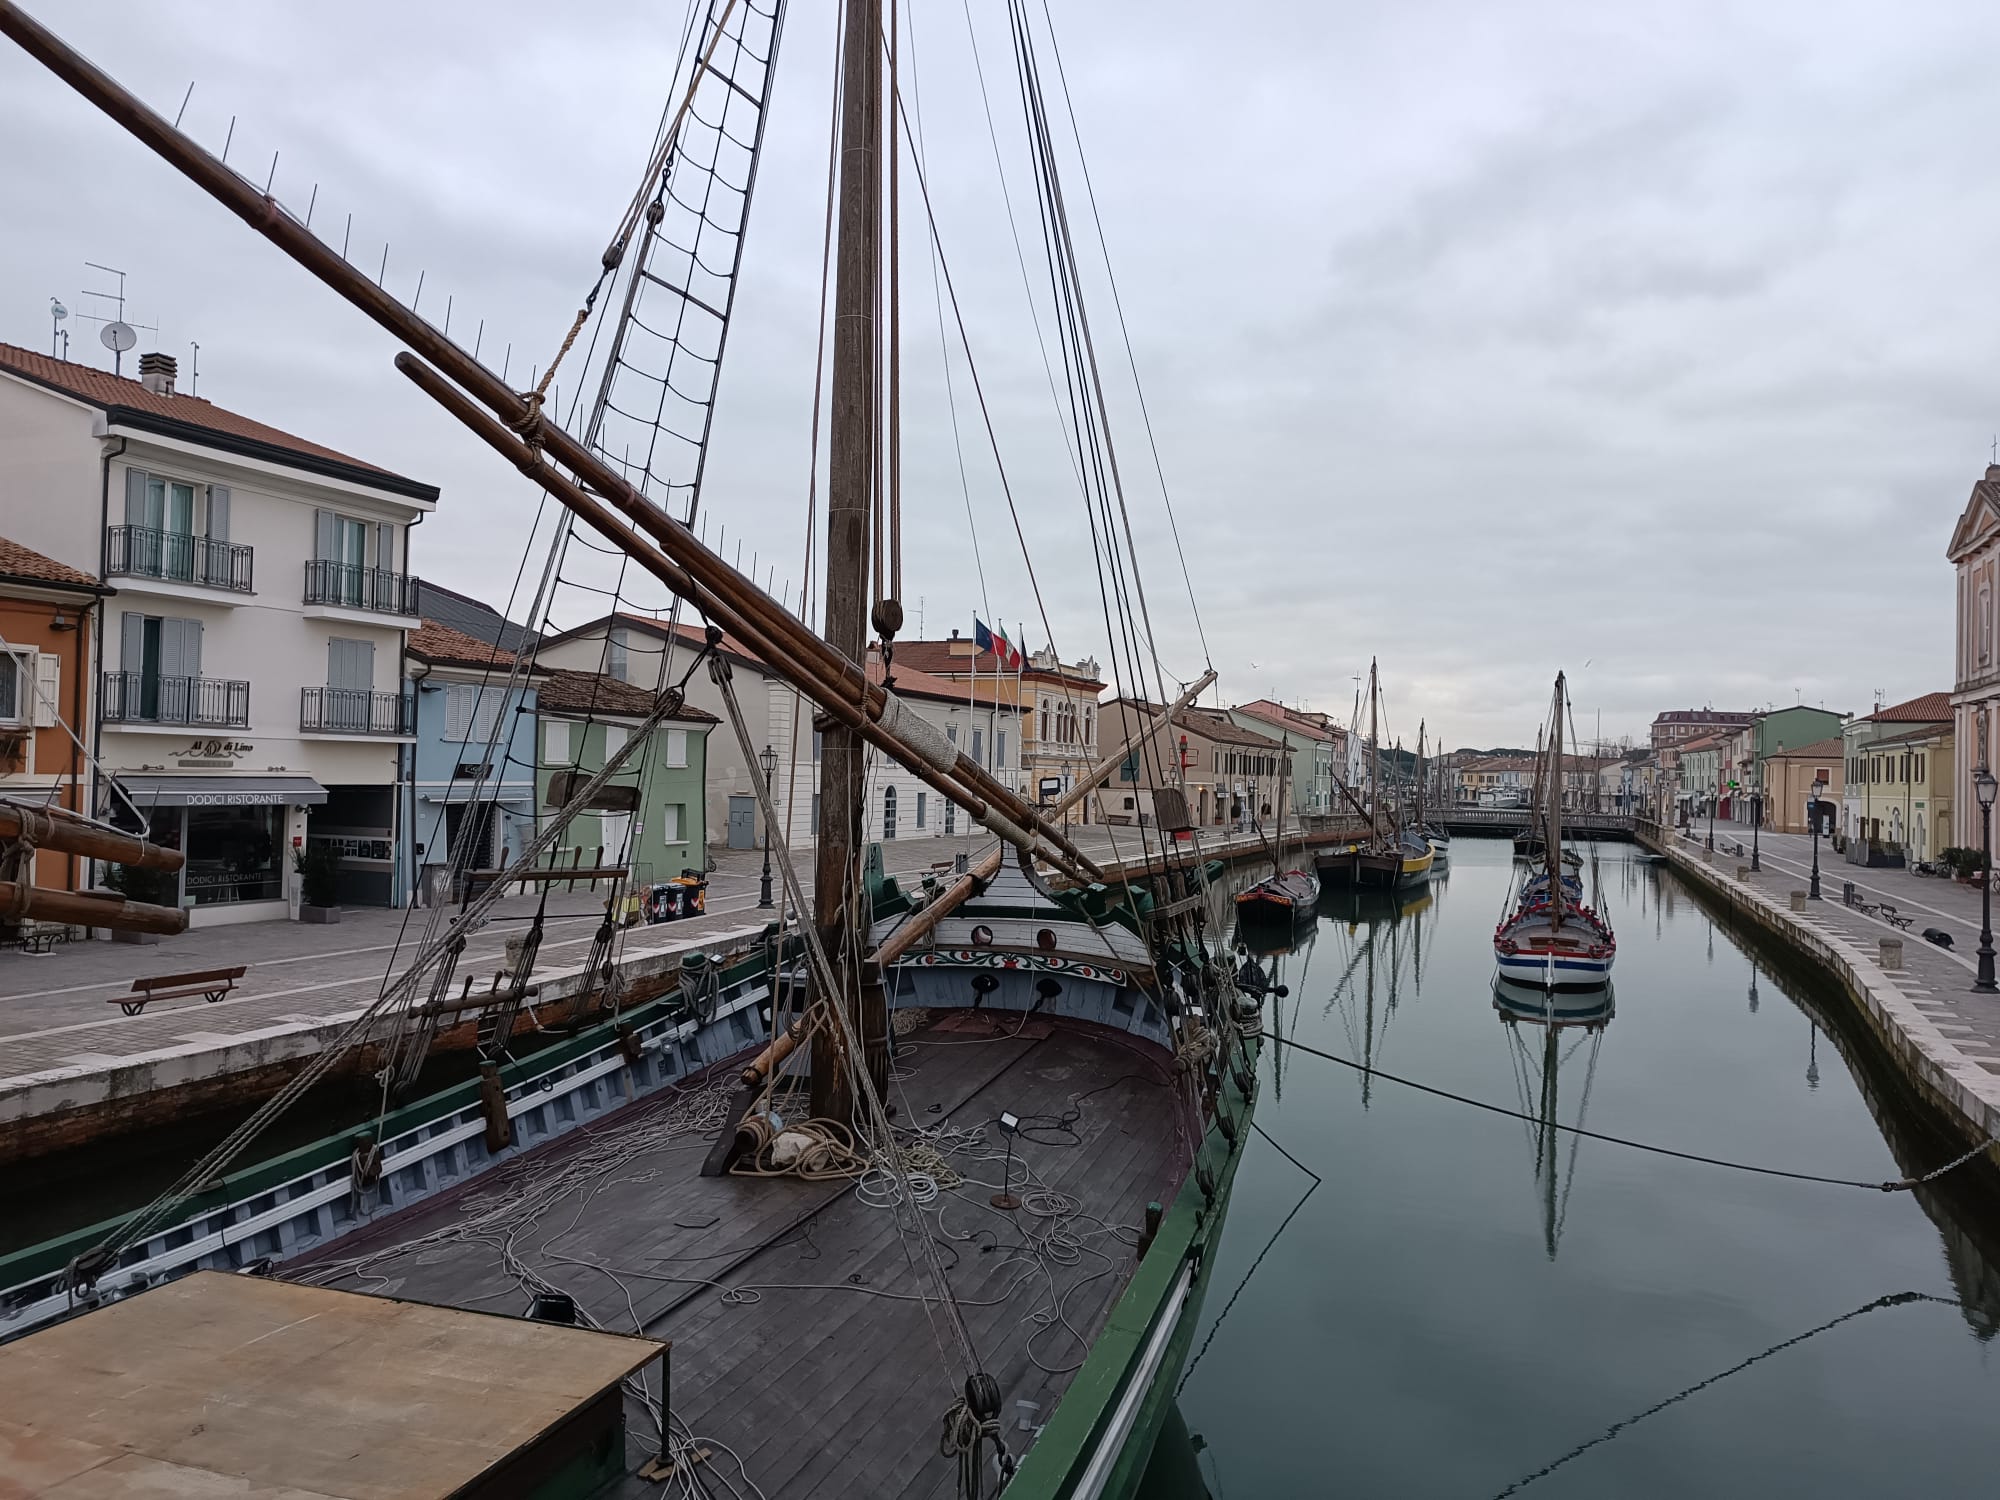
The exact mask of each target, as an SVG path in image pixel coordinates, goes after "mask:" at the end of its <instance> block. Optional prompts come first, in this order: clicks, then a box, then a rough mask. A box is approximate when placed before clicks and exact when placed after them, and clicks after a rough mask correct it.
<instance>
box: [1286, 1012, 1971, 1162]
mask: <svg viewBox="0 0 2000 1500" xmlns="http://www.w3.org/2000/svg"><path fill="white" fill-rule="evenodd" d="M1269 1040H1271V1041H1274V1042H1276V1043H1278V1044H1279V1045H1281V1046H1285V1047H1291V1048H1295V1049H1296V1050H1298V1051H1300V1052H1306V1053H1310V1054H1311V1055H1312V1056H1314V1057H1318V1058H1324V1059H1325V1060H1326V1061H1327V1062H1330V1063H1339V1064H1340V1065H1341V1066H1342V1067H1343V1068H1352V1069H1353V1070H1354V1071H1355V1072H1357V1073H1364V1074H1367V1075H1369V1076H1371V1077H1374V1078H1383V1079H1387V1080H1388V1081H1389V1082H1390V1083H1400V1084H1402V1085H1403V1087H1405V1088H1411V1089H1415V1090H1417V1091H1418V1092H1419V1093H1424V1094H1435V1095H1436V1096H1437V1097H1438V1098H1440V1099H1450V1100H1452V1101H1453V1102H1454V1103H1457V1104H1469V1105H1471V1106H1472V1107H1473V1108H1474V1109H1483V1110H1485V1111H1487V1112H1488V1113H1489V1114H1496V1115H1505V1116H1506V1117H1507V1118H1508V1119H1510V1120H1526V1121H1527V1122H1528V1123H1529V1124H1531V1125H1547V1126H1550V1127H1552V1128H1553V1129H1556V1130H1563V1131H1567V1132H1569V1133H1570V1134H1571V1135H1580V1136H1583V1137H1585V1138H1587V1139H1589V1140H1593V1141H1605V1142H1608V1143H1609V1144H1611V1145H1613V1146H1630V1147H1631V1148H1632V1149H1633V1150H1634V1151H1650V1152H1652V1153H1653V1154H1654V1155H1655V1156H1671V1157H1675V1158H1677V1159H1679V1160H1681V1161H1694V1162H1700V1163H1701V1164H1702V1165H1704V1166H1710V1167H1729V1168H1731V1169H1733V1170H1735V1171H1738V1172H1755V1173H1757V1174H1758V1175H1759V1176H1762V1177H1789V1178H1792V1179H1793V1180H1794V1181H1797V1182H1823V1183H1826V1184H1828V1185H1829V1186H1832V1187H1853V1188H1867V1189H1869V1190H1870V1191H1871V1192H1879V1193H1904V1192H1908V1191H1909V1190H1910V1189H1912V1188H1918V1187H1922V1186H1923V1185H1924V1184H1925V1183H1927V1182H1935V1181H1936V1180H1937V1179H1938V1178H1940V1177H1942V1176H1944V1174H1945V1173H1947V1172H1949V1171H1951V1170H1952V1169H1953V1168H1954V1167H1962V1166H1964V1165H1965V1164H1966V1163H1967V1162H1969V1161H1971V1160H1972V1158H1973V1157H1975V1156H1979V1155H1982V1154H1984V1153H1985V1152H1987V1151H1989V1150H1991V1149H1992V1148H1993V1147H1994V1146H2000V1136H1992V1137H1989V1138H1988V1139H1987V1140H1985V1141H1984V1142H1982V1143H1981V1144H1979V1145H1977V1146H1974V1147H1973V1148H1972V1149H1971V1150H1970V1151H1967V1152H1966V1153H1965V1154H1964V1155H1962V1156H1957V1157H1954V1158H1953V1159H1952V1160H1950V1161H1948V1162H1946V1163H1945V1164H1944V1165H1943V1166H1941V1167H1937V1168H1934V1169H1933V1170H1931V1171H1929V1172H1926V1173H1924V1175H1923V1176H1921V1177H1900V1178H1896V1179H1894V1180H1892V1181H1888V1182H1868V1181H1864V1180H1862V1179H1860V1178H1855V1177H1823V1176H1821V1175H1820V1174H1819V1173H1817V1172H1794V1171H1791V1170H1789V1169H1787V1168H1785V1167H1760V1166H1757V1165H1755V1164H1754V1163H1751V1162H1744V1161H1728V1160H1725V1159H1724V1158H1722V1157H1720V1156H1701V1155H1698V1154H1697V1153H1695V1152H1693V1151H1676V1150H1675V1149H1674V1148H1673V1147H1671V1146H1655V1145H1653V1144H1652V1143H1651V1142H1649V1141H1635V1140H1630V1139H1627V1138H1626V1137H1625V1136H1622V1135H1606V1134H1604V1133H1603V1132H1602V1131H1598V1130H1585V1129H1584V1128H1583V1127H1582V1126H1581V1125H1565V1124H1563V1123H1562V1122H1561V1121H1560V1120H1543V1119H1540V1118H1538V1117H1537V1116H1534V1115H1530V1114H1524V1113H1522V1112H1521V1111H1520V1110H1518V1109H1507V1108H1505V1107H1504V1106H1502V1105H1498V1104H1489V1103H1487V1102H1486V1101H1485V1100H1484V1099H1473V1098H1470V1097H1468V1096H1467V1095H1465V1094H1454V1093H1453V1092H1452V1091H1451V1090H1450V1089H1441V1088H1438V1087H1436V1086H1435V1085H1434V1084H1428V1083H1419V1082H1417V1080H1416V1079H1414V1078H1403V1077H1401V1076H1399V1075H1397V1074H1395V1073H1385V1072H1383V1071H1382V1069H1380V1068H1376V1067H1370V1066H1369V1065H1368V1064H1367V1063H1360V1062H1356V1061H1355V1060H1354V1059H1353V1058H1351V1057H1342V1056H1340V1055H1339V1054H1338V1053H1335V1052H1323V1051H1321V1050H1320V1049H1319V1048H1317V1047H1309V1046H1307V1045H1306V1044H1305V1043H1304V1042H1295V1041H1293V1040H1292V1039H1291V1038H1290V1037H1286V1036H1275V1035H1274V1036H1271V1037H1270V1038H1269Z"/></svg>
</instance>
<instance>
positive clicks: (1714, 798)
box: [1708, 787, 1722, 853]
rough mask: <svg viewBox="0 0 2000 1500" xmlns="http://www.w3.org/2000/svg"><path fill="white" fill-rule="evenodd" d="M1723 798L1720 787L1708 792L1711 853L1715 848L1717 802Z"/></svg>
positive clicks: (1709, 845) (1709, 844)
mask: <svg viewBox="0 0 2000 1500" xmlns="http://www.w3.org/2000/svg"><path fill="white" fill-rule="evenodd" d="M1721 798H1722V793H1721V790H1720V788H1719V787H1718V789H1717V790H1716V791H1713V792H1710V793H1709V794H1708V847H1709V851H1710V852H1711V853H1713V852H1714V850H1715V804H1716V803H1717V802H1719V801H1720V800H1721Z"/></svg>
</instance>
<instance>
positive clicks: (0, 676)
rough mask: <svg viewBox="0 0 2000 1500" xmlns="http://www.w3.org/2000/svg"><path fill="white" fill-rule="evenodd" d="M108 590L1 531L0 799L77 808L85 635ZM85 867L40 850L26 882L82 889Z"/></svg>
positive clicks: (86, 690)
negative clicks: (31, 877) (7, 798)
mask: <svg viewBox="0 0 2000 1500" xmlns="http://www.w3.org/2000/svg"><path fill="white" fill-rule="evenodd" d="M115 592H116V590H114V589H110V588H106V587H105V586H104V585H103V584H101V583H99V582H98V581H97V580H96V579H94V578H92V577H91V576H90V575H89V574H88V573H80V572H78V571H77V570H76V569H75V568H72V567H68V566H66V565H65V564H63V563H59V562H56V561H54V560H53V559H51V558H47V557H44V556H42V554H41V553H39V552H35V551H32V550H30V549H29V548H27V547H23V546H22V545H21V544H20V543H18V542H10V541H8V540H7V539H6V538H4V537H0V797H11V798H14V799H16V800H17V801H22V802H28V803H33V804H37V805H43V806H47V805H54V806H58V807H66V808H69V809H70V810H71V811H72V812H82V811H84V810H85V809H86V807H87V805H88V804H87V802H86V800H85V797H84V792H85V791H86V789H87V788H88V786H89V782H90V771H89V762H88V760H87V759H86V757H85V755H84V752H83V742H86V741H88V739H89V729H90V714H91V708H92V694H91V680H92V679H91V666H90V652H91V641H92V639H93V638H94V636H95V635H96V632H97V629H98V625H99V621H98V619H97V611H98V609H99V608H100V606H101V605H102V603H103V600H104V596H105V595H106V594H111V593H115ZM87 863H88V861H86V860H84V859H83V858H82V857H80V856H78V855H73V854H57V853H55V852H53V851H51V850H43V851H42V852H41V853H39V854H37V855H36V856H35V884H36V885H39V886H44V887H48V888H51V889H56V890H70V891H74V890H81V889H83V887H84V885H85V883H86V882H85V878H84V877H85V866H86V865H87Z"/></svg>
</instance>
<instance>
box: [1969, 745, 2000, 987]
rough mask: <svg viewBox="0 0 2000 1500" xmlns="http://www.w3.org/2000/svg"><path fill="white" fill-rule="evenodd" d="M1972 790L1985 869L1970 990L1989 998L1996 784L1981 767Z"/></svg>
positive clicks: (1991, 776) (1991, 980)
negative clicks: (1976, 956) (1976, 967)
mask: <svg viewBox="0 0 2000 1500" xmlns="http://www.w3.org/2000/svg"><path fill="white" fill-rule="evenodd" d="M1972 789H1973V791H1975V792H1976V793H1978V795H1979V853H1980V855H1981V856H1982V863H1983V864H1984V865H1985V868H1984V869H1982V870H1981V871H1980V872H1979V877H1980V878H1979V977H1978V978H1977V979H1975V980H1974V981H1973V984H1972V987H1973V988H1974V989H1975V990H1978V991H1979V992H1980V993H1981V994H1986V995H1990V994H1992V993H1993V991H1994V989H1995V988H1996V986H1995V985H1994V983H1993V794H1994V793H1995V792H1996V791H2000V781H1996V780H1994V777H1993V773H1992V772H1991V771H1990V770H1988V769H1987V768H1986V766H1985V765H1984V764H1981V766H1980V767H1979V769H1978V770H1976V771H1974V772H1973V773H1972Z"/></svg>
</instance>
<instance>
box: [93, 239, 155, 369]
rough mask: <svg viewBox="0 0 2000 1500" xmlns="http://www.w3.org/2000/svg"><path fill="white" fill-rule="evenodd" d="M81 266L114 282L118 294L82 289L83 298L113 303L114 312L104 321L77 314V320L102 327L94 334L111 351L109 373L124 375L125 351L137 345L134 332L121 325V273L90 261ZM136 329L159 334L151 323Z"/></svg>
mask: <svg viewBox="0 0 2000 1500" xmlns="http://www.w3.org/2000/svg"><path fill="white" fill-rule="evenodd" d="M84 264H85V265H86V266H88V267H89V268H90V269H91V270H93V271H102V272H104V274H105V275H107V276H116V277H117V278H118V290H117V291H115V292H100V291H96V290H94V289H92V288H89V287H86V288H84V292H83V295H84V296H86V297H97V298H100V299H102V300H103V301H106V302H110V303H114V304H115V305H116V307H117V311H116V312H114V313H113V314H112V315H111V316H110V317H108V318H107V317H105V316H104V315H103V314H101V313H79V314H77V316H78V317H82V318H88V319H90V320H91V321H92V322H93V323H102V324H103V325H104V327H102V328H101V329H99V330H98V333H97V337H98V341H99V342H100V343H102V344H103V345H104V347H105V348H107V349H109V350H110V351H111V373H112V374H114V375H122V374H124V373H125V351H126V350H128V349H130V348H132V347H133V346H134V345H136V344H137V343H138V342H139V334H138V329H137V328H135V327H134V326H133V325H132V324H130V323H128V322H126V321H125V273H124V272H123V271H121V270H119V269H118V268H117V267H116V266H102V265H99V264H98V263H97V262H96V261H94V260H87V261H85V262H84ZM138 328H144V329H146V330H147V331H148V332H149V333H158V332H159V331H160V330H159V325H157V324H154V323H141V324H139V325H138Z"/></svg>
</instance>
